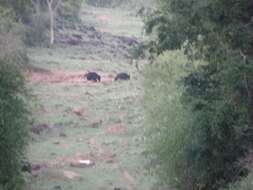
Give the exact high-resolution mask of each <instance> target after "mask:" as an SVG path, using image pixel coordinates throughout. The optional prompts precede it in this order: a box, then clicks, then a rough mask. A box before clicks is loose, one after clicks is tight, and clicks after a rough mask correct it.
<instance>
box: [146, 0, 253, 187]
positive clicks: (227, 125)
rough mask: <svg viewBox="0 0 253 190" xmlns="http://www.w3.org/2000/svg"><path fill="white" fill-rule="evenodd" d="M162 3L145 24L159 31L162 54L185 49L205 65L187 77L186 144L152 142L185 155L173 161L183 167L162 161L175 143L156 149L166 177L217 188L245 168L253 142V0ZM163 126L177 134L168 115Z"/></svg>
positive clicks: (242, 173)
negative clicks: (174, 168) (244, 158)
mask: <svg viewBox="0 0 253 190" xmlns="http://www.w3.org/2000/svg"><path fill="white" fill-rule="evenodd" d="M159 2H160V9H159V12H156V14H154V15H151V16H150V20H149V21H148V22H147V29H146V30H147V32H153V33H155V34H156V39H155V40H154V42H153V46H152V50H153V51H154V52H155V53H157V54H160V53H162V52H163V51H165V50H175V49H180V48H182V47H184V50H185V53H186V54H187V55H188V58H189V60H198V59H201V60H204V61H205V62H206V63H207V64H204V65H199V66H198V67H197V69H195V70H193V71H191V72H190V73H189V74H188V76H186V77H184V79H182V80H183V85H182V86H184V90H183V92H182V96H181V99H180V103H182V105H183V107H184V109H185V110H189V112H190V113H192V116H191V117H190V118H188V120H189V121H188V122H185V124H186V126H185V127H184V128H185V129H187V130H186V131H187V132H188V133H189V135H190V136H191V139H192V140H191V141H184V142H182V146H183V147H184V148H183V149H181V148H180V147H178V146H177V145H176V144H169V143H168V142H167V141H163V140H162V139H163V138H162V139H160V140H159V139H156V142H155V143H156V144H159V143H160V147H167V148H171V146H173V148H174V149H175V150H174V151H178V152H180V154H181V155H183V156H182V158H183V159H180V158H179V159H178V161H177V162H176V164H175V163H174V164H175V165H176V166H177V167H178V168H180V169H181V171H180V172H176V171H177V170H175V172H172V171H170V170H171V168H169V167H165V166H166V164H168V165H170V162H171V160H173V161H174V160H175V158H176V157H173V158H171V157H170V158H168V159H166V160H165V159H164V157H165V158H167V157H166V156H167V155H168V154H171V152H170V151H171V149H172V148H171V149H167V150H166V148H163V150H164V152H163V154H157V153H156V151H153V152H155V155H156V156H157V160H158V161H159V165H160V166H162V167H160V169H161V170H162V171H163V172H164V173H165V174H167V175H165V176H164V177H163V179H164V181H165V182H166V183H168V184H170V185H172V186H175V187H177V188H179V189H186V188H187V189H194V190H196V189H207V190H209V189H211V190H213V189H218V188H220V187H224V186H226V185H227V184H228V183H230V182H232V181H233V180H236V179H237V178H238V177H240V176H245V175H246V174H247V170H246V168H245V166H244V165H243V163H240V164H239V162H238V161H239V160H240V159H241V158H243V157H244V156H245V155H246V154H247V152H248V150H249V149H250V148H251V147H252V137H253V131H252V122H253V112H252V110H253V104H252V102H253V100H252V93H253V86H252V84H253V83H252V82H253V80H252V76H253V75H252V73H253V70H252V69H253V66H252V61H253V59H252V32H253V31H252V30H253V27H252V23H251V22H252V21H251V17H252V16H253V4H252V2H251V1H248V0H242V1H234V0H229V1H227V0H219V1H213V0H190V1H189V0H169V1H165V0H160V1H159ZM169 64H171V63H169ZM160 80H165V79H160ZM162 91H163V90H162ZM167 93H168V94H170V93H169V92H167ZM161 98H162V97H161V96H157V99H161ZM153 101H154V100H153ZM164 105H166V104H164ZM164 105H160V107H162V106H164ZM181 111H182V110H181ZM160 114H164V113H160ZM183 114H184V112H182V113H180V112H178V114H177V115H175V117H176V118H178V119H179V120H182V118H181V117H182V115H183ZM167 117H169V116H167ZM153 118H154V117H153ZM156 122H158V121H157V120H156ZM158 123H159V122H158ZM163 126H167V128H169V129H168V132H167V133H166V132H164V133H163V135H164V136H167V137H168V138H172V139H174V138H173V137H171V134H170V133H169V130H170V128H174V127H175V126H174V125H173V123H171V122H170V120H168V121H167V125H165V123H164V124H160V125H159V127H161V128H163ZM182 126H183V124H182ZM179 128H180V127H179ZM180 135H181V136H180ZM180 135H179V136H177V139H178V140H179V139H184V137H185V134H184V133H181V134H180ZM179 141H180V140H179ZM180 142H181V141H180ZM173 179H174V181H173Z"/></svg>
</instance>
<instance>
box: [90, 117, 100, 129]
mask: <svg viewBox="0 0 253 190" xmlns="http://www.w3.org/2000/svg"><path fill="white" fill-rule="evenodd" d="M102 122H103V121H102V120H101V119H100V120H99V121H96V122H94V123H92V124H91V127H92V128H99V126H100V125H101V124H102Z"/></svg>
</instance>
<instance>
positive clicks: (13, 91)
mask: <svg viewBox="0 0 253 190" xmlns="http://www.w3.org/2000/svg"><path fill="white" fill-rule="evenodd" d="M24 89H25V87H24V78H23V76H22V75H21V74H20V72H19V71H18V69H17V67H16V66H15V65H14V64H12V63H8V61H5V60H0V152H1V154H0V189H3V190H20V189H21V186H22V182H23V180H22V175H21V173H20V172H21V171H20V170H21V165H20V161H21V160H20V159H21V158H22V157H23V153H24V149H25V145H26V143H27V137H28V128H27V125H28V122H29V121H28V112H27V109H26V105H25V102H24V95H25V90H24Z"/></svg>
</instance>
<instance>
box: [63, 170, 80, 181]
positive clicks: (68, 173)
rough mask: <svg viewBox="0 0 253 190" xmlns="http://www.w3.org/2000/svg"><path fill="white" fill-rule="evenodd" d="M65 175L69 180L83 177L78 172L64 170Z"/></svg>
mask: <svg viewBox="0 0 253 190" xmlns="http://www.w3.org/2000/svg"><path fill="white" fill-rule="evenodd" d="M63 175H64V177H66V178H68V179H76V178H77V179H82V176H81V175H80V174H78V173H76V172H72V171H67V170H64V171H63Z"/></svg>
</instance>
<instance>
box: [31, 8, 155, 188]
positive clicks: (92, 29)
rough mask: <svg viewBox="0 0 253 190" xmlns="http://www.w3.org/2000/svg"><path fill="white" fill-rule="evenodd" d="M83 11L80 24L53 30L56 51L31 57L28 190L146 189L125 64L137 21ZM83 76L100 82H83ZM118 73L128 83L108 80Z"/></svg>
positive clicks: (136, 94) (116, 13) (134, 93)
mask: <svg viewBox="0 0 253 190" xmlns="http://www.w3.org/2000/svg"><path fill="white" fill-rule="evenodd" d="M84 9H85V11H83V15H82V20H83V23H80V24H77V25H74V26H73V25H72V24H70V25H69V26H64V27H60V29H58V30H57V37H56V42H57V45H56V48H54V49H46V48H38V49H32V50H30V58H31V59H32V60H33V62H32V64H33V67H32V69H31V71H30V73H29V74H28V75H27V77H28V80H29V81H30V82H29V87H30V88H31V90H32V93H33V94H34V95H35V96H36V104H35V105H34V106H33V107H34V113H35V124H34V126H33V128H32V130H31V131H32V132H33V141H32V142H31V144H30V146H29V150H28V156H29V159H30V161H31V163H32V166H33V175H32V176H30V180H29V181H30V183H29V187H28V189H31V190H53V189H61V190H70V189H73V190H102V189H103V190H114V189H115V190H116V189H118V190H119V189H120V190H149V189H151V187H152V183H153V181H152V179H151V178H150V177H148V176H145V171H144V167H145V163H146V161H147V160H146V158H145V156H144V145H143V141H142V139H143V138H142V134H143V116H142V115H143V110H142V107H141V97H142V88H141V76H140V75H139V73H138V72H137V71H136V68H135V67H134V66H133V65H131V64H129V63H130V62H131V59H132V58H131V51H132V49H133V48H134V47H135V46H136V45H137V44H138V41H139V40H141V39H140V36H141V27H142V22H141V20H140V19H139V18H136V17H132V16H130V13H129V12H128V11H125V10H117V9H102V8H101V9H99V8H92V7H84ZM88 71H96V72H98V73H99V74H100V75H101V78H102V80H101V82H97V83H94V82H88V81H87V80H86V79H85V78H84V75H85V74H86V73H87V72H88ZM122 71H124V72H127V73H129V74H130V75H131V80H130V81H122V82H116V81H114V77H115V76H116V74H117V73H119V72H122Z"/></svg>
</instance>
